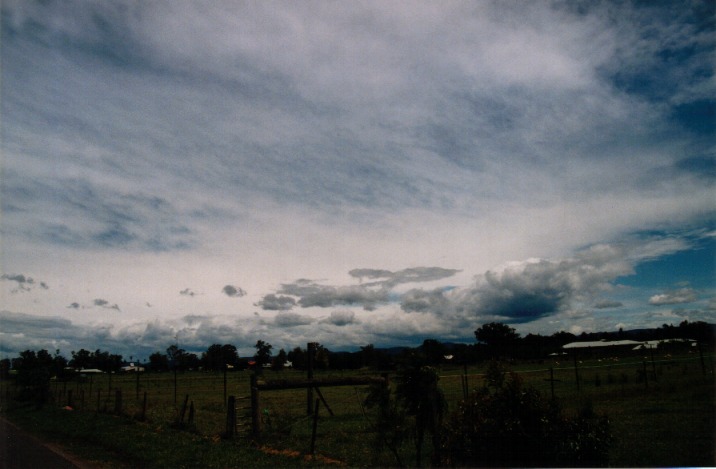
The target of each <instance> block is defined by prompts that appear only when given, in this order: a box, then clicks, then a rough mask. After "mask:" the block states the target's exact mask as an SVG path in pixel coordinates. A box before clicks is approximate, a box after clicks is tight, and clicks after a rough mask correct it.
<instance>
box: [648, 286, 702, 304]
mask: <svg viewBox="0 0 716 469" xmlns="http://www.w3.org/2000/svg"><path fill="white" fill-rule="evenodd" d="M697 299H698V294H697V292H696V290H694V289H693V288H680V289H678V290H670V291H667V292H664V293H660V294H658V295H654V296H652V297H651V298H649V304H650V305H654V306H662V305H675V304H681V303H693V302H694V301H696V300H697Z"/></svg>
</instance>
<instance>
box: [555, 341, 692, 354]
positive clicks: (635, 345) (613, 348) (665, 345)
mask: <svg viewBox="0 0 716 469" xmlns="http://www.w3.org/2000/svg"><path fill="white" fill-rule="evenodd" d="M694 346H696V341H695V340H692V339H663V340H647V341H641V342H640V341H636V340H604V339H603V340H597V341H591V342H570V343H568V344H565V345H563V346H562V349H564V350H567V351H571V352H576V353H579V354H582V351H584V353H585V354H587V355H591V356H606V355H625V354H628V353H630V352H635V351H640V350H641V351H643V350H656V349H658V350H664V349H669V350H673V349H674V348H690V347H694Z"/></svg>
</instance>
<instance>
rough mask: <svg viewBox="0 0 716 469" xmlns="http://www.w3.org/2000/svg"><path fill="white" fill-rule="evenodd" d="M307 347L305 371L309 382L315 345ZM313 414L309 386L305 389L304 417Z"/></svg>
mask: <svg viewBox="0 0 716 469" xmlns="http://www.w3.org/2000/svg"><path fill="white" fill-rule="evenodd" d="M307 347H308V352H307V354H308V370H307V376H306V377H307V378H308V379H309V380H312V379H313V359H314V356H315V355H316V343H315V342H309V343H308V344H307ZM312 413H313V387H311V386H309V387H308V388H306V415H311V414H312Z"/></svg>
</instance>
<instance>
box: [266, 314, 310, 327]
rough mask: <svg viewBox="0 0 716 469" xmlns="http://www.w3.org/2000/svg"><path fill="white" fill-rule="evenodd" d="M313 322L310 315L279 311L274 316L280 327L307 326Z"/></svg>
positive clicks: (276, 323) (275, 322)
mask: <svg viewBox="0 0 716 469" xmlns="http://www.w3.org/2000/svg"><path fill="white" fill-rule="evenodd" d="M312 322H313V319H312V318H311V317H310V316H303V315H300V314H297V313H279V314H277V315H276V317H275V318H274V324H275V325H277V326H279V327H295V326H306V325H308V324H311V323H312Z"/></svg>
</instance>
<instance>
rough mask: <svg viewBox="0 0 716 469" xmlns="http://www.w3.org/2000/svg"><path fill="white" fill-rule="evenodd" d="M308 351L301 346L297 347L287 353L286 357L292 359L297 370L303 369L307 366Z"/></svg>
mask: <svg viewBox="0 0 716 469" xmlns="http://www.w3.org/2000/svg"><path fill="white" fill-rule="evenodd" d="M306 355H307V353H306V350H305V349H302V348H301V347H295V348H294V349H293V350H291V351H290V352H288V353H287V354H286V358H288V361H290V362H291V363H292V365H293V367H294V368H295V369H297V370H303V369H305V368H306V362H307V360H308V359H307V357H306Z"/></svg>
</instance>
